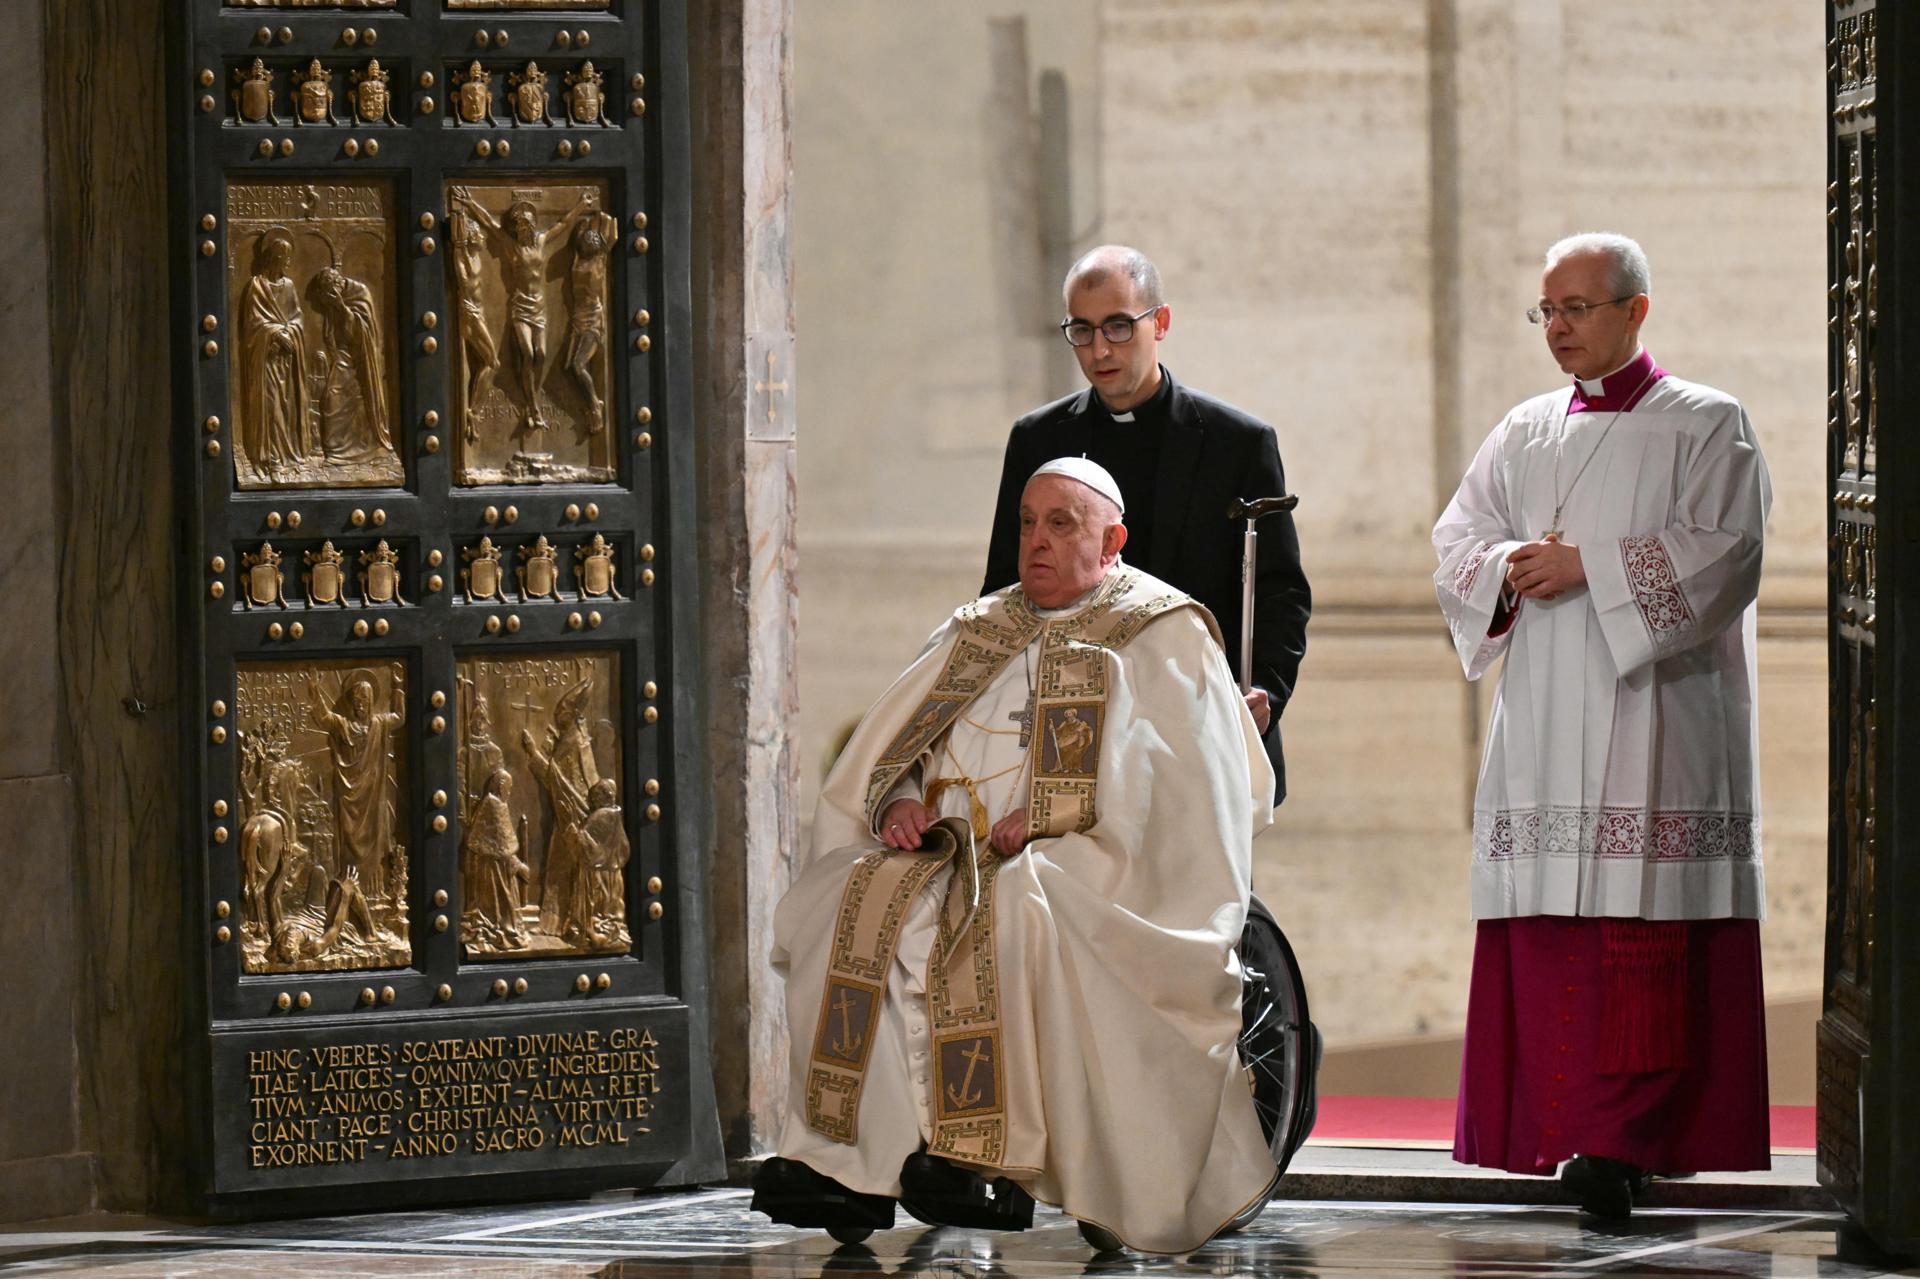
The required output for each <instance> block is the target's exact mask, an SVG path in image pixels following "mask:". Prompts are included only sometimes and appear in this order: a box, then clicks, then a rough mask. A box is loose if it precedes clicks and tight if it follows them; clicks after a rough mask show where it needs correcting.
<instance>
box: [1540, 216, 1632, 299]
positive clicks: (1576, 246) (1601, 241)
mask: <svg viewBox="0 0 1920 1279" xmlns="http://www.w3.org/2000/svg"><path fill="white" fill-rule="evenodd" d="M1583 253H1602V254H1605V255H1606V258H1607V288H1608V289H1610V290H1612V292H1613V294H1614V296H1615V297H1622V298H1628V297H1632V296H1633V295H1634V294H1636V293H1647V294H1651V293H1652V292H1653V269H1652V268H1651V267H1649V266H1648V265H1647V251H1646V250H1645V249H1643V248H1641V247H1640V245H1639V242H1638V241H1636V240H1633V239H1630V238H1629V237H1627V236H1624V235H1619V234H1617V233H1615V232H1612V231H1582V232H1581V233H1580V234H1579V235H1570V236H1568V237H1567V238H1566V239H1564V240H1559V241H1557V242H1555V244H1554V246H1553V247H1552V248H1550V249H1548V250H1547V270H1549V271H1551V270H1553V268H1555V267H1557V266H1559V265H1560V264H1561V263H1562V262H1564V261H1566V260H1567V259H1568V258H1571V257H1576V256H1579V255H1580V254H1583Z"/></svg>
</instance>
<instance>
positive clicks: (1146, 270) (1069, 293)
mask: <svg viewBox="0 0 1920 1279" xmlns="http://www.w3.org/2000/svg"><path fill="white" fill-rule="evenodd" d="M1116 279H1124V280H1125V281H1127V282H1128V283H1129V284H1130V285H1131V287H1132V290H1133V295H1134V297H1135V298H1136V299H1137V301H1136V304H1135V306H1134V308H1133V309H1134V310H1136V311H1143V310H1145V309H1146V308H1148V307H1150V306H1159V305H1160V304H1161V303H1162V302H1164V301H1166V299H1165V298H1164V297H1162V296H1161V293H1160V268H1159V267H1157V266H1155V265H1154V264H1153V263H1152V261H1151V260H1149V259H1148V257H1147V255H1146V254H1144V253H1142V252H1141V251H1140V250H1138V249H1134V248H1129V247H1127V246H1126V245H1124V244H1103V245H1101V246H1100V247H1099V248H1097V249H1089V250H1088V251H1087V252H1086V253H1084V254H1082V255H1081V257H1080V260H1079V261H1078V262H1075V263H1074V264H1073V265H1072V266H1071V267H1069V268H1067V278H1066V279H1065V280H1064V281H1062V282H1061V285H1060V297H1061V300H1062V301H1064V302H1066V303H1067V305H1068V308H1069V309H1071V308H1072V305H1073V293H1074V290H1075V289H1078V288H1080V287H1082V286H1083V285H1084V286H1085V287H1087V288H1096V289H1097V288H1100V287H1101V286H1103V285H1105V284H1107V283H1108V282H1110V281H1114V280H1116Z"/></svg>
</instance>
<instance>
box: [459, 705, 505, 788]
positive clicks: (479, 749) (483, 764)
mask: <svg viewBox="0 0 1920 1279" xmlns="http://www.w3.org/2000/svg"><path fill="white" fill-rule="evenodd" d="M460 695H461V697H462V699H463V703H464V708H465V709H464V711H463V713H462V715H461V717H460V722H461V723H462V724H465V725H466V736H465V738H464V739H463V740H462V741H461V743H460V814H461V819H462V820H463V821H464V820H467V819H468V816H469V814H471V813H472V812H473V810H474V808H475V807H477V806H478V805H479V802H480V800H481V798H482V796H484V795H485V794H486V791H487V783H488V780H489V779H490V778H492V776H493V775H494V774H495V773H496V772H498V771H499V770H501V769H502V768H504V767H506V763H507V753H506V751H505V750H503V749H502V748H501V746H500V743H498V742H496V741H495V740H494V739H493V706H492V704H491V703H490V702H489V701H488V700H487V695H486V694H485V693H484V692H482V691H480V689H478V688H476V687H475V686H474V682H473V681H472V680H471V679H469V678H467V677H466V676H465V675H462V676H461V677H460Z"/></svg>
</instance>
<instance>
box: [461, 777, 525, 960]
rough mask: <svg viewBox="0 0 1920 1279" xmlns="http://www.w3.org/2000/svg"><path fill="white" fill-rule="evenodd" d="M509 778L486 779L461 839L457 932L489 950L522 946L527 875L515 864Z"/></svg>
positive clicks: (517, 841) (517, 840) (516, 846)
mask: <svg viewBox="0 0 1920 1279" xmlns="http://www.w3.org/2000/svg"><path fill="white" fill-rule="evenodd" d="M512 796H513V774H512V773H509V772H508V771H507V770H506V769H505V768H495V769H494V770H493V771H492V772H491V773H489V774H487V779H486V782H485V785H484V789H483V790H482V792H481V795H480V800H479V802H478V803H477V804H475V805H474V806H473V809H472V810H471V812H469V814H468V815H467V818H466V820H465V823H464V824H463V827H462V831H463V833H462V835H461V837H460V902H461V910H460V929H461V932H462V933H463V934H464V935H465V936H467V937H469V938H472V939H473V940H474V942H475V943H477V944H478V945H480V946H483V947H485V948H487V949H489V950H519V949H521V948H522V947H524V946H525V945H526V944H527V934H526V932H525V931H524V930H523V929H522V927H521V923H522V921H521V918H520V911H521V903H522V900H523V898H524V895H525V889H526V883H527V878H528V876H529V875H530V874H531V873H532V872H531V870H530V869H529V868H528V866H527V864H526V863H525V862H523V861H521V860H520V856H519V853H520V836H518V835H516V833H515V831H514V825H513V810H512V808H511V807H509V804H508V801H509V800H510V799H511V798H512Z"/></svg>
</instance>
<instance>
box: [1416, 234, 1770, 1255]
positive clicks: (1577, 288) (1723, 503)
mask: <svg viewBox="0 0 1920 1279" xmlns="http://www.w3.org/2000/svg"><path fill="white" fill-rule="evenodd" d="M1651 287H1652V286H1651V283H1650V280H1649V271H1648V267H1647V260H1646V255H1645V254H1644V253H1643V252H1642V251H1641V249H1640V246H1639V245H1637V244H1635V243H1634V242H1633V241H1632V240H1629V239H1627V238H1626V237H1624V236H1619V235H1609V234H1587V235H1579V236H1573V237H1570V238H1568V239H1566V240H1562V241H1561V242H1560V243H1558V244H1556V245H1554V246H1553V248H1552V249H1550V250H1549V251H1548V253H1547V261H1546V272H1545V275H1544V276H1543V278H1542V281H1541V286H1540V301H1539V303H1538V305H1537V306H1536V307H1534V308H1533V309H1532V310H1531V311H1529V312H1528V318H1529V319H1531V320H1533V321H1534V322H1535V323H1536V324H1541V325H1543V326H1544V329H1545V334H1546V339H1547V346H1548V348H1549V350H1550V351H1551V352H1552V354H1553V357H1554V359H1555V361H1556V362H1557V363H1558V364H1559V365H1560V368H1561V370H1562V371H1563V372H1565V373H1568V374H1571V375H1572V378H1573V384H1572V385H1571V386H1565V387H1562V388H1560V389H1559V390H1557V391H1551V392H1548V393H1546V394H1544V395H1539V396H1535V397H1534V398H1533V399H1530V400H1527V401H1526V402H1525V403H1522V404H1520V405H1519V406H1518V407H1516V408H1514V409H1513V410H1512V411H1511V412H1510V413H1508V414H1507V416H1506V419H1505V420H1504V421H1502V422H1501V423H1500V425H1499V426H1498V427H1496V428H1495V429H1494V432H1493V434H1492V435H1490V436H1489V437H1487V441H1486V443H1485V444H1484V445H1482V446H1481V448H1480V452H1479V455H1478V456H1476V457H1475V458H1474V460H1473V465H1472V466H1471V468H1470V469H1469V470H1468V471H1467V474H1466V478H1465V479H1463V480H1462V481H1461V483H1460V489H1459V492H1458V493H1456V494H1455V495H1454V499H1453V502H1452V503H1451V504H1450V505H1449V506H1448V507H1447V509H1446V512H1445V514H1443V515H1442V516H1441V517H1440V522H1439V523H1438V524H1437V525H1436V526H1435V527H1434V530H1433V543H1434V548H1435V550H1436V551H1437V552H1438V553H1439V558H1440V569H1439V572H1438V573H1437V574H1436V575H1435V577H1434V583H1435V586H1436V588H1437V591H1438V594H1439V598H1440V607H1441V611H1442V612H1443V613H1444V614H1445V615H1446V619H1447V623H1448V626H1449V627H1450V628H1451V630H1452V632H1453V642H1454V647H1455V648H1456V650H1457V651H1458V653H1459V656H1460V661H1461V664H1462V665H1463V666H1464V667H1465V669H1466V674H1467V678H1468V679H1479V678H1480V677H1481V676H1482V675H1484V674H1485V673H1486V672H1487V671H1488V670H1489V669H1491V668H1492V667H1493V666H1494V665H1495V663H1496V662H1497V661H1499V659H1500V658H1501V657H1502V656H1503V655H1504V657H1505V664H1504V666H1503V667H1502V669H1501V672H1500V684H1499V690H1498V693H1497V695H1496V697H1495V700H1494V708H1493V717H1492V720H1491V722H1490V723H1489V725H1488V729H1487V747H1486V758H1485V760H1484V762H1483V764H1482V766H1481V770H1480V781H1479V787H1478V790H1477V792H1476V794H1475V798H1474V815H1473V877H1472V886H1473V893H1472V898H1473V913H1474V917H1475V918H1476V919H1477V920H1478V921H1479V924H1478V933H1477V936H1476V939H1475V946H1474V961H1473V977H1472V988H1471V992H1470V996H1469V1003H1468V1010H1467V1037H1466V1052H1465V1059H1464V1061H1463V1063H1462V1066H1461V1075H1460V1102H1459V1113H1458V1119H1457V1125H1456V1131H1455V1137H1454V1158H1456V1159H1458V1160H1461V1161H1462V1162H1466V1163H1475V1164H1484V1165H1489V1166H1492V1167H1497V1168H1504V1169H1507V1170H1509V1171H1512V1172H1521V1173H1541V1174H1551V1173H1552V1172H1553V1171H1554V1169H1555V1168H1556V1167H1558V1166H1560V1165H1561V1164H1562V1162H1563V1161H1564V1164H1565V1167H1564V1168H1563V1169H1562V1172H1561V1176H1562V1179H1563V1180H1564V1181H1565V1182H1566V1184H1567V1185H1568V1186H1569V1187H1570V1188H1571V1190H1572V1191H1573V1193H1574V1195H1575V1196H1576V1197H1577V1198H1578V1200H1579V1201H1580V1203H1581V1205H1582V1207H1583V1208H1585V1209H1586V1210H1587V1211H1588V1212H1591V1213H1594V1214H1596V1215H1599V1216H1602V1217H1610V1218H1618V1217H1623V1216H1625V1215H1627V1214H1628V1213H1629V1212H1630V1211H1631V1209H1632V1204H1633V1195H1634V1193H1635V1192H1636V1191H1638V1190H1640V1189H1642V1188H1644V1186H1645V1184H1646V1181H1647V1178H1648V1176H1649V1174H1651V1173H1667V1174H1674V1173H1688V1172H1696V1171H1701V1170H1704V1169H1709V1168H1712V1169H1751V1168H1765V1167H1767V1166H1768V1141H1767V1119H1768V1112H1767V1071H1766V1032H1765V1020H1764V1007H1763V1003H1762V996H1761V987H1760V932H1759V924H1758V921H1759V920H1760V918H1761V917H1762V915H1763V914H1764V906H1765V893H1764V883H1763V879H1762V875H1761V864H1760V820H1759V819H1760V809H1759V785H1758V776H1757V771H1758V769H1757V765H1758V759H1757V749H1756V739H1755V723H1754V699H1755V681H1754V598H1755V595H1756V593H1757V591H1758V589H1759V583H1760V556H1761V545H1762V541H1763V539H1764V531H1765V528H1766V521H1767V508H1768V505H1769V504H1770V502H1771V490H1770V485H1769V482H1768V478H1767V467H1766V462H1765V460H1764V459H1763V458H1762V457H1761V455H1760V446H1759V441H1758V440H1757V439H1756V438H1755V436H1754V432H1753V427H1752V425H1751V424H1750V423H1749V422H1748V421H1747V415H1746V412H1745V410H1743V409H1742V408H1741V407H1740V404H1739V402H1738V401H1736V400H1734V399H1733V398H1732V397H1731V396H1728V395H1726V394H1724V393H1722V392H1720V391H1716V390H1714V389H1712V388H1711V387H1706V386H1701V385H1700V384H1698V383H1695V382H1687V381H1683V380H1682V379H1680V378H1677V377H1673V376H1671V375H1669V374H1668V373H1667V372H1666V371H1665V370H1664V369H1661V368H1659V367H1658V366H1657V365H1656V364H1655V363H1654V360H1653V356H1652V355H1651V354H1649V353H1648V352H1647V350H1646V348H1645V347H1644V346H1642V345H1641V343H1640V329H1641V326H1642V324H1643V323H1644V322H1645V320H1646V318H1647V314H1648V311H1649V309H1650V307H1651Z"/></svg>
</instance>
